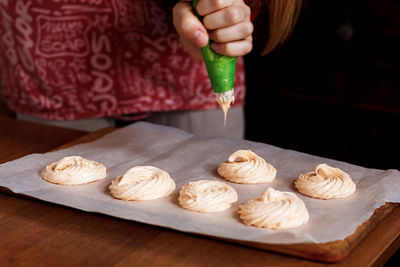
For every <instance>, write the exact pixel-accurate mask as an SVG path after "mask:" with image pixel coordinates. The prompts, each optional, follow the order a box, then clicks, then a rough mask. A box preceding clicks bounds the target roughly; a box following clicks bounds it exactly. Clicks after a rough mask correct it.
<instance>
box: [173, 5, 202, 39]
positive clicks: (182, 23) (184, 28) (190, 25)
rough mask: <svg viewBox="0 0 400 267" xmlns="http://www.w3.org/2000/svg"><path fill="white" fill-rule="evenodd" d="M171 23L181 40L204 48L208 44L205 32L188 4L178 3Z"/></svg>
mask: <svg viewBox="0 0 400 267" xmlns="http://www.w3.org/2000/svg"><path fill="white" fill-rule="evenodd" d="M172 14H173V23H174V26H175V29H176V31H177V32H178V34H179V36H180V37H181V39H182V40H185V41H186V42H190V43H191V45H195V46H197V47H204V46H206V45H207V43H208V34H207V30H206V29H205V27H204V26H203V24H202V23H201V22H200V20H199V19H198V18H197V17H196V16H195V15H194V13H193V10H192V6H191V4H190V2H178V3H177V4H176V5H175V6H174V8H173V10H172Z"/></svg>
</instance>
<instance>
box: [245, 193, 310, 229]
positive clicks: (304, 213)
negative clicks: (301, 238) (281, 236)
mask: <svg viewBox="0 0 400 267" xmlns="http://www.w3.org/2000/svg"><path fill="white" fill-rule="evenodd" d="M239 215H240V219H241V220H242V221H243V222H244V223H245V224H246V225H249V226H255V227H259V228H268V229H274V230H275V229H288V228H295V227H298V226H301V225H303V224H305V223H307V222H308V219H309V213H308V210H307V208H306V206H305V204H304V202H303V201H302V200H301V199H300V198H298V197H297V196H296V195H295V194H293V193H291V192H281V191H278V190H275V189H273V188H271V187H269V188H267V190H265V191H264V192H263V193H262V194H261V196H260V197H259V198H255V199H251V200H249V201H248V202H246V203H245V204H244V205H240V206H239Z"/></svg>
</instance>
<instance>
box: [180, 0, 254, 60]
mask: <svg viewBox="0 0 400 267" xmlns="http://www.w3.org/2000/svg"><path fill="white" fill-rule="evenodd" d="M197 12H198V13H199V15H200V16H202V17H203V23H204V25H203V24H202V23H201V22H200V21H199V20H198V19H197V17H196V16H195V15H194V13H193V10H192V2H191V1H190V0H181V1H180V2H179V3H177V4H176V5H175V6H174V9H173V22H174V26H175V28H176V30H177V32H178V34H179V36H180V38H181V41H182V43H183V45H184V47H185V48H186V50H187V51H188V53H189V54H190V55H191V56H192V57H195V58H201V52H200V47H204V46H206V45H207V43H208V40H209V39H211V40H212V41H213V43H212V45H211V48H212V49H213V50H214V51H216V52H218V53H220V54H222V55H226V56H243V55H245V54H247V53H249V52H250V51H251V49H252V48H253V44H252V42H253V39H252V36H251V34H252V33H253V24H252V23H251V22H250V8H249V7H248V6H247V5H246V4H245V3H244V2H243V0H199V2H198V4H197Z"/></svg>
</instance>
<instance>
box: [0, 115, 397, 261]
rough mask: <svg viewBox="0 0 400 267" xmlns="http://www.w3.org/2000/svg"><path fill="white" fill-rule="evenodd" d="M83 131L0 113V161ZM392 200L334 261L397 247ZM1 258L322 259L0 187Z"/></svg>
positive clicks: (382, 257) (382, 255) (369, 257)
mask: <svg viewBox="0 0 400 267" xmlns="http://www.w3.org/2000/svg"><path fill="white" fill-rule="evenodd" d="M85 134H86V133H85V132H81V131H76V130H71V129H65V128H59V127H54V126H48V125H40V124H36V123H29V122H23V121H17V120H14V119H9V118H4V117H0V163H3V162H6V161H9V160H12V159H16V158H19V157H21V156H23V155H26V154H30V153H35V152H46V151H49V150H51V149H54V148H56V147H58V146H60V145H63V144H65V143H67V142H69V141H71V140H74V139H76V138H78V137H81V136H84V135H85ZM399 235H400V208H395V209H394V210H393V211H392V212H391V213H390V214H389V215H388V216H386V217H385V218H384V219H383V221H381V222H380V223H379V224H378V226H377V227H376V228H375V229H374V230H373V231H372V232H371V233H370V234H369V235H368V236H367V237H366V238H365V239H364V240H363V241H362V242H361V243H360V244H359V245H358V246H357V247H356V248H355V249H354V250H352V252H351V253H350V254H349V255H348V256H347V257H346V258H345V259H344V260H343V261H341V262H339V263H336V264H331V265H334V266H336V265H337V266H369V265H376V266H379V265H382V264H383V263H384V262H386V261H387V260H388V259H389V258H390V256H391V255H392V254H393V253H394V252H395V251H396V250H397V249H398V248H399V247H400V237H399ZM0 265H1V266H11V265H12V266H21V265H24V266H25V265H29V266H86V265H90V266H109V265H118V266H125V265H129V266H136V265H165V266H167V265H168V266H171V265H173V266H205V265H209V266H232V265H234V266H240V265H246V266H277V265H279V266H323V264H321V263H318V262H312V261H308V260H304V259H300V258H296V257H291V256H285V255H281V254H277V253H272V252H266V251H262V250H258V249H254V248H248V247H245V246H240V245H235V244H230V243H227V242H222V241H217V240H213V239H209V238H205V237H200V236H195V235H190V234H185V233H180V232H177V231H173V230H168V229H164V228H159V227H154V226H148V225H145V224H141V223H135V222H131V221H125V220H121V219H116V218H112V217H108V216H103V215H99V214H94V213H87V212H82V211H78V210H74V209H71V208H66V207H62V206H58V205H53V204H50V203H46V202H42V201H38V200H31V199H26V198H22V197H18V196H14V195H9V194H4V193H0Z"/></svg>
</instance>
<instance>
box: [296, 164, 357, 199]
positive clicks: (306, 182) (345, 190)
mask: <svg viewBox="0 0 400 267" xmlns="http://www.w3.org/2000/svg"><path fill="white" fill-rule="evenodd" d="M295 187H296V188H297V190H298V191H299V192H300V193H302V194H303V195H306V196H310V197H314V198H322V199H331V198H344V197H348V196H350V195H351V194H353V193H354V192H355V191H356V184H355V183H354V182H353V180H352V179H351V177H350V175H349V174H347V173H346V172H344V171H342V170H340V169H338V168H333V167H330V166H328V165H327V164H319V165H318V166H317V167H316V168H315V172H309V173H306V174H301V175H300V176H299V178H297V180H296V181H295Z"/></svg>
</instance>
